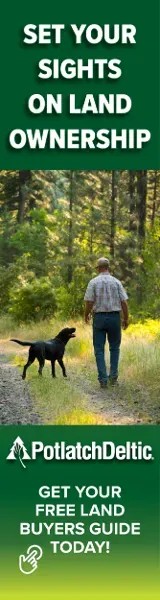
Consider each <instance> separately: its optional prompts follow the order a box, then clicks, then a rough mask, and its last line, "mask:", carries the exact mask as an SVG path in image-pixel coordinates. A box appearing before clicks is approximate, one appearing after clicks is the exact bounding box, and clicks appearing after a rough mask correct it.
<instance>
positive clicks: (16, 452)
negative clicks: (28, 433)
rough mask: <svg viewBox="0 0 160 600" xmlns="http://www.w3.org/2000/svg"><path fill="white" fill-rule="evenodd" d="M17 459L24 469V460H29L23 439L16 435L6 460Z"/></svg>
mask: <svg viewBox="0 0 160 600" xmlns="http://www.w3.org/2000/svg"><path fill="white" fill-rule="evenodd" d="M17 459H18V460H19V461H20V463H21V465H22V467H23V468H24V469H26V465H25V464H24V462H23V461H24V460H31V457H30V456H29V454H28V452H27V450H26V448H25V446H24V443H23V441H22V440H21V438H20V437H19V436H18V437H17V438H16V440H15V441H14V442H13V446H12V448H11V450H10V452H9V454H8V456H7V459H6V460H17Z"/></svg>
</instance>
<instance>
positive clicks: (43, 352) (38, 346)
mask: <svg viewBox="0 0 160 600" xmlns="http://www.w3.org/2000/svg"><path fill="white" fill-rule="evenodd" d="M75 331H76V328H75V327H70V328H69V327H66V328H65V329H62V331H60V333H58V335H57V336H56V337H55V338H54V339H52V340H48V341H47V342H41V341H38V342H21V341H20V340H14V339H12V340H11V342H16V343H17V344H20V346H30V349H29V356H28V361H27V363H26V365H25V366H24V369H23V375H22V379H25V378H26V371H27V369H28V367H30V365H32V363H33V362H34V360H35V358H37V360H38V362H39V370H38V373H39V375H42V369H43V367H44V363H45V359H46V360H50V361H51V365H52V377H56V374H55V361H56V360H57V361H58V363H59V365H60V367H61V369H62V373H63V377H67V374H66V369H65V366H64V363H63V355H64V352H65V346H66V344H67V342H68V341H69V340H70V339H71V338H74V337H76V336H75Z"/></svg>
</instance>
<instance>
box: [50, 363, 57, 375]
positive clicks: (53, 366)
mask: <svg viewBox="0 0 160 600" xmlns="http://www.w3.org/2000/svg"><path fill="white" fill-rule="evenodd" d="M51 365H52V377H56V372H55V360H53V361H51Z"/></svg>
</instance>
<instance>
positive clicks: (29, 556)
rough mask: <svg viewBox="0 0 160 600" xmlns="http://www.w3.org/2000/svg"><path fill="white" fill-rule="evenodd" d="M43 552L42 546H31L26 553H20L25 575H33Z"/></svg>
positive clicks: (21, 566)
mask: <svg viewBox="0 0 160 600" xmlns="http://www.w3.org/2000/svg"><path fill="white" fill-rule="evenodd" d="M42 555H43V552H42V548H40V546H35V545H34V546H30V547H29V548H28V550H27V552H26V555H25V554H20V557H19V568H20V571H21V573H23V574H24V575H31V574H32V573H34V571H36V569H37V567H38V560H40V558H42Z"/></svg>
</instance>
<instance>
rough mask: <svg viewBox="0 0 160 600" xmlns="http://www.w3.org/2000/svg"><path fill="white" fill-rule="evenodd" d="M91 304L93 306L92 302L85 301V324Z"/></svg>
mask: <svg viewBox="0 0 160 600" xmlns="http://www.w3.org/2000/svg"><path fill="white" fill-rule="evenodd" d="M93 304H94V302H91V301H89V300H86V302H85V312H84V320H85V323H89V320H90V316H91V312H92V308H93Z"/></svg>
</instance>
